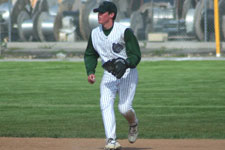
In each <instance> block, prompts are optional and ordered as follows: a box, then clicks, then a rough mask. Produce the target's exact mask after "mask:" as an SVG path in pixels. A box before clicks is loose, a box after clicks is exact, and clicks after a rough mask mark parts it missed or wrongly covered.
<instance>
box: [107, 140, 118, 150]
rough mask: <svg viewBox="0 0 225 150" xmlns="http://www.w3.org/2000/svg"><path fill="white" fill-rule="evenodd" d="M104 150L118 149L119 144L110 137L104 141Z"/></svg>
mask: <svg viewBox="0 0 225 150" xmlns="http://www.w3.org/2000/svg"><path fill="white" fill-rule="evenodd" d="M104 149H105V150H120V149H121V145H120V143H119V142H117V141H116V140H114V139H112V138H110V139H108V140H107V141H106V145H105V148H104Z"/></svg>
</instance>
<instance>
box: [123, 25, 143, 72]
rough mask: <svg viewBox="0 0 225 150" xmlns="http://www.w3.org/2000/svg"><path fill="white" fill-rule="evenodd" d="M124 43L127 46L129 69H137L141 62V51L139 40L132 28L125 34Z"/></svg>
mask: <svg viewBox="0 0 225 150" xmlns="http://www.w3.org/2000/svg"><path fill="white" fill-rule="evenodd" d="M124 41H125V43H126V44H125V45H126V53H127V57H128V58H127V62H128V67H129V68H135V67H136V66H137V65H138V63H139V62H140V61H141V51H140V47H139V44H138V41H137V38H136V37H135V35H134V34H133V31H132V30H131V29H130V28H127V29H126V30H125V33H124Z"/></svg>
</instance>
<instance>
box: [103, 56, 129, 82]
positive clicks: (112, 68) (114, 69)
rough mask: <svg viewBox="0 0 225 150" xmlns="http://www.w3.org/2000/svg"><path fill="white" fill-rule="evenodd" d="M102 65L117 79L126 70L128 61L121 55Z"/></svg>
mask: <svg viewBox="0 0 225 150" xmlns="http://www.w3.org/2000/svg"><path fill="white" fill-rule="evenodd" d="M102 67H103V68H104V69H105V70H107V71H108V72H110V73H112V74H113V75H114V76H115V77H116V78H117V79H120V78H122V76H123V75H124V73H125V72H126V69H127V68H128V63H127V61H126V60H125V59H123V58H120V57H119V58H116V59H112V60H109V61H107V62H106V63H104V64H103V65H102Z"/></svg>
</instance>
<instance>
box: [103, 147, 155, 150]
mask: <svg viewBox="0 0 225 150" xmlns="http://www.w3.org/2000/svg"><path fill="white" fill-rule="evenodd" d="M100 149H104V148H100ZM152 149H153V148H151V147H149V148H146V147H145V148H137V147H122V149H121V150H152Z"/></svg>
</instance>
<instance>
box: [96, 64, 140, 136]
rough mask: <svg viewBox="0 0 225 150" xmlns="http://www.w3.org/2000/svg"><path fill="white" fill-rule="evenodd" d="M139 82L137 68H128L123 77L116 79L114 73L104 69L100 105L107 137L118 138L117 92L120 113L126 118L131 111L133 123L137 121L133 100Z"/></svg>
mask: <svg viewBox="0 0 225 150" xmlns="http://www.w3.org/2000/svg"><path fill="white" fill-rule="evenodd" d="M137 82H138V72H137V69H136V68H135V69H127V71H126V73H125V74H124V76H123V77H122V78H121V79H116V77H114V76H113V75H112V74H110V73H108V72H107V71H104V74H103V77H102V81H101V85H100V94H101V98H100V106H101V112H102V119H103V124H104V128H105V135H106V138H107V139H108V138H113V139H116V119H115V113H114V100H115V98H116V94H117V93H118V94H119V103H118V108H119V111H120V113H121V114H122V115H123V116H124V117H125V118H126V115H125V114H126V113H127V112H129V111H130V112H132V115H133V118H134V119H133V121H131V123H132V122H133V123H136V122H137V118H136V115H135V111H134V109H133V108H132V101H133V99H134V95H135V91H136V86H137ZM126 119H127V118H126ZM131 123H130V124H131Z"/></svg>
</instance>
